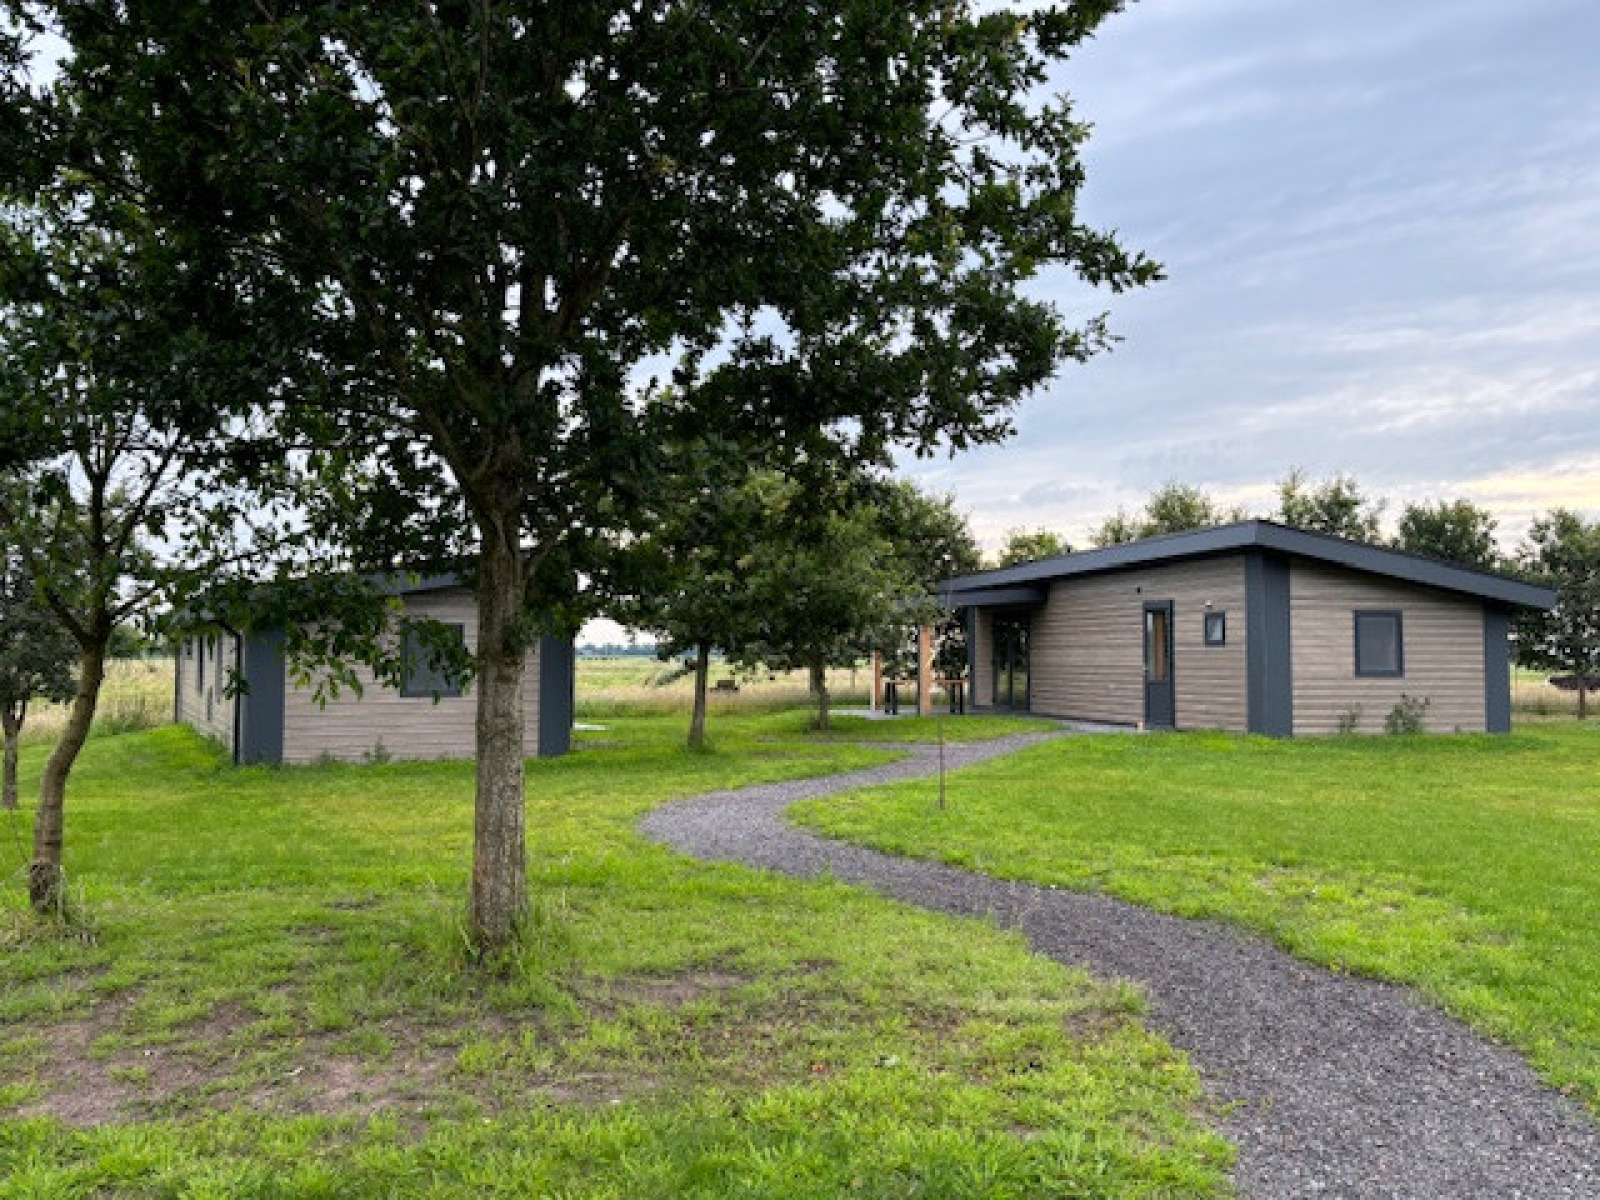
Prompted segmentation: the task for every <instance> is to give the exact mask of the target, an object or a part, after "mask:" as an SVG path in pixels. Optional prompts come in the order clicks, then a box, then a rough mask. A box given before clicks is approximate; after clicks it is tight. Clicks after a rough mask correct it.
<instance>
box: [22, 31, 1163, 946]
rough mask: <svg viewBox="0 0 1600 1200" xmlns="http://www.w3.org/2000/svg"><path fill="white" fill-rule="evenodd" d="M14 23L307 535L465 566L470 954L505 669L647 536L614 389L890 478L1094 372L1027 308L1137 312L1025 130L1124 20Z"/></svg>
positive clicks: (74, 147)
mask: <svg viewBox="0 0 1600 1200" xmlns="http://www.w3.org/2000/svg"><path fill="white" fill-rule="evenodd" d="M7 7H8V9H9V10H11V11H13V12H19V13H21V14H22V15H23V16H24V17H32V18H36V19H48V20H50V21H51V22H53V23H54V24H55V25H56V26H58V27H59V29H60V31H61V33H62V34H63V35H64V36H65V38H66V41H67V43H68V44H69V46H70V55H69V56H68V57H67V58H66V60H65V61H64V62H63V63H62V65H61V72H60V75H59V81H58V83H56V84H55V85H53V88H54V91H53V92H52V93H46V94H36V96H35V99H34V102H33V123H34V124H43V125H46V126H52V125H65V126H68V127H70V131H71V135H72V136H70V137H67V138H63V139H61V140H60V142H59V144H60V145H62V146H63V147H64V148H65V150H64V158H63V162H62V169H66V170H72V171H79V172H84V173H87V174H89V175H91V176H92V177H93V178H96V179H100V180H105V181H107V182H108V184H115V183H116V182H117V181H119V180H122V181H124V182H125V184H126V186H125V187H124V194H125V195H126V196H127V197H128V198H129V200H130V202H137V203H139V204H140V205H142V206H144V207H145V208H146V209H147V210H148V211H149V212H150V213H151V214H152V215H153V218H154V219H156V220H158V221H159V222H160V223H161V225H162V227H163V229H164V230H165V231H166V232H167V234H168V235H169V238H170V239H171V244H172V245H173V246H174V247H176V248H177V249H178V251H180V252H183V253H189V252H192V253H193V254H194V255H195V256H196V257H197V258H201V257H203V256H204V255H205V254H208V253H219V254H222V255H225V256H226V259H227V267H226V269H227V270H228V271H229V272H231V274H232V275H233V277H234V278H235V280H236V281H237V282H238V286H236V287H235V288H233V289H232V291H231V293H230V296H229V299H228V301H227V303H226V304H225V305H223V307H222V310H221V311H222V312H223V313H224V315H226V316H227V318H228V319H229V320H230V321H231V322H233V323H234V324H235V326H236V327H238V328H242V329H246V330H250V331H252V332H253V334H254V335H255V336H256V337H257V339H258V340H259V341H261V342H264V343H265V344H266V345H267V346H268V348H270V349H273V350H276V351H277V352H278V353H279V357H280V363H281V381H280V382H279V383H277V384H275V385H273V387H272V390H271V391H270V392H269V393H268V394H267V396H266V398H265V400H264V403H267V402H270V405H271V406H272V411H273V412H274V413H275V414H276V415H278V416H279V417H280V418H281V419H282V429H283V434H282V437H283V439H284V440H285V441H286V442H288V443H289V444H291V445H297V446H303V447H306V448H307V450H306V455H307V457H306V463H307V465H308V467H310V468H312V469H313V470H314V471H315V472H316V473H317V474H318V475H319V476H320V478H319V480H318V486H316V487H313V488H310V489H308V490H307V491H306V492H305V493H304V494H303V496H302V503H303V504H304V505H305V507H306V510H307V520H308V521H309V522H311V524H312V526H313V527H314V528H316V529H317V530H319V531H320V532H322V533H325V534H327V535H328V536H329V537H330V539H333V540H337V542H338V543H339V544H341V545H343V546H345V547H347V548H349V553H350V557H351V559H352V565H354V566H360V567H364V568H365V567H369V566H374V567H376V566H391V565H393V564H394V563H396V562H397V561H402V560H415V559H416V558H418V557H425V558H432V557H435V556H439V557H452V556H453V557H465V558H467V559H469V560H470V561H471V562H472V563H473V568H472V575H473V577H474V579H473V581H474V584H475V587H476V592H477V598H478V609H479V619H478V628H479V638H480V640H479V643H478V654H477V662H476V664H475V676H476V684H477V702H478V725H477V729H478V732H477V793H476V815H475V838H474V851H473V869H472V897H471V905H470V912H469V932H470V936H471V938H472V940H473V942H474V944H475V945H477V946H478V947H479V948H481V949H483V950H485V951H492V950H494V949H496V948H498V947H501V946H503V945H505V944H506V943H507V942H508V941H509V940H510V939H511V938H512V937H513V936H514V934H515V931H516V928H517V926H518V923H519V922H520V920H521V918H522V916H523V914H524V912H525V909H526V869H525V858H526V851H525V831H524V825H523V821H524V805H523V789H524V772H523V728H524V722H523V719H522V712H521V695H522V671H523V661H524V656H523V650H524V647H525V646H526V644H527V642H528V639H529V638H530V637H531V636H533V634H534V633H536V632H538V631H539V629H540V628H541V622H542V623H544V624H545V625H549V624H551V623H556V624H563V623H564V624H566V625H567V626H569V627H570V625H571V624H572V622H573V621H574V620H575V619H576V617H577V615H579V608H580V606H579V599H578V595H577V588H578V584H577V581H578V580H579V579H580V578H581V576H582V574H583V573H584V571H585V570H587V569H588V568H589V567H590V566H592V565H593V560H592V555H593V554H594V553H595V552H596V549H597V547H598V546H600V545H602V544H604V542H605V541H606V540H607V536H608V535H611V534H614V533H615V532H616V531H618V530H625V529H626V528H628V527H629V526H630V523H631V522H633V521H635V520H636V519H637V517H638V512H639V505H638V500H639V498H640V493H641V489H642V486H643V484H644V482H645V480H644V479H642V478H641V476H640V474H639V471H638V464H639V462H640V461H641V460H642V458H643V457H644V455H643V449H644V448H645V447H646V446H647V444H648V437H649V436H650V435H651V434H652V433H653V432H654V429H653V423H652V421H651V420H650V419H649V417H650V414H651V411H652V406H653V399H652V398H653V397H654V396H656V395H659V394H660V393H658V392H654V391H652V390H650V389H645V390H644V391H643V392H642V393H641V391H640V390H639V389H638V388H637V387H635V386H633V384H632V379H633V375H634V371H635V368H636V367H638V366H639V365H640V364H641V363H643V362H644V361H645V360H646V359H647V358H649V357H650V356H652V355H659V354H662V353H664V352H679V351H681V352H682V358H681V361H680V362H679V363H678V366H677V367H676V369H675V371H674V383H675V385H676V386H677V387H678V388H680V389H681V390H682V391H683V392H687V393H688V394H691V395H692V396H693V397H694V399H693V402H692V403H693V405H694V411H693V412H692V414H691V416H692V417H693V418H694V424H695V426H696V428H697V431H703V432H718V433H723V432H726V433H731V434H735V435H742V434H745V433H748V432H749V431H752V430H759V431H761V432H763V433H765V434H768V435H770V436H771V437H772V438H773V440H774V442H775V443H776V444H779V445H781V446H782V447H783V448H784V452H785V453H786V455H787V456H788V457H789V459H790V460H791V461H795V462H799V461H816V460H818V459H830V458H839V457H846V458H852V459H857V460H860V461H873V462H880V463H881V462H886V461H887V460H888V456H889V453H890V451H891V450H892V448H894V447H896V446H906V447H910V448H912V449H914V450H916V451H918V452H929V451H931V450H932V449H934V448H935V447H937V446H939V445H941V444H947V445H949V446H951V447H953V448H961V447H964V446H966V445H969V444H973V443H980V442H986V441H992V440H996V439H998V438H1000V437H1002V436H1004V435H1005V434H1006V433H1007V432H1008V431H1009V422H1008V418H1007V414H1008V413H1009V411H1010V409H1011V407H1012V406H1013V404H1014V403H1015V402H1016V400H1017V399H1018V398H1019V397H1021V396H1023V395H1025V394H1027V393H1029V392H1030V391H1032V390H1033V389H1034V388H1036V387H1038V386H1039V385H1040V384H1041V383H1043V382H1044V381H1045V380H1046V379H1047V378H1048V377H1049V376H1050V374H1051V373H1052V372H1053V371H1054V370H1055V368H1056V367H1057V366H1058V365H1059V364H1060V363H1061V362H1063V361H1064V360H1067V359H1081V358H1084V357H1087V356H1089V355H1091V354H1093V353H1094V352H1096V351H1097V350H1099V349H1101V348H1102V347H1103V346H1104V345H1105V344H1106V342H1107V334H1106V330H1105V327H1104V325H1103V323H1102V321H1101V320H1100V319H1098V318H1094V319H1090V320H1088V321H1086V322H1084V323H1082V324H1080V325H1078V326H1077V327H1072V326H1071V325H1069V324H1068V322H1066V320H1065V319H1064V318H1063V317H1062V316H1061V315H1060V314H1059V313H1058V312H1056V311H1055V310H1054V309H1052V308H1050V307H1049V306H1048V305H1045V304H1042V303H1038V302H1034V301H1029V300H1026V299H1024V298H1023V297H1022V296H1021V295H1020V293H1019V291H1018V285H1019V284H1021V283H1022V282H1023V281H1024V280H1026V279H1027V278H1029V277H1030V276H1031V275H1033V274H1034V273H1036V272H1037V271H1038V270H1040V269H1042V268H1044V267H1047V266H1050V265H1056V264H1061V265H1065V266H1067V267H1069V268H1070V269H1072V270H1074V271H1075V272H1076V273H1077V274H1078V275H1079V276H1080V277H1082V278H1083V279H1085V280H1086V281H1087V282H1089V283H1091V284H1094V285H1103V286H1107V287H1109V288H1111V289H1112V290H1114V291H1119V290H1121V289H1123V288H1126V287H1131V286H1136V285H1139V284H1143V283H1146V282H1149V281H1151V280H1153V279H1155V278H1157V277H1158V275H1159V270H1158V268H1157V267H1156V266H1155V265H1154V264H1152V263H1150V262H1148V261H1147V260H1145V259H1143V258H1142V257H1138V256H1132V255H1129V254H1127V253H1125V252H1124V251H1123V250H1122V248H1121V247H1120V246H1119V245H1118V244H1117V243H1116V241H1115V239H1114V238H1113V237H1112V236H1109V235H1107V234H1104V233H1102V232H1100V231H1097V230H1093V229H1089V228H1086V227H1084V226H1082V225H1081V224H1079V222H1078V220H1077V218H1076V215H1075V212H1076V202H1075V201H1076V196H1077V193H1078V190H1079V188H1080V187H1081V186H1082V174H1083V173H1082V166H1081V163H1080V161H1079V159H1078V148H1079V145H1080V143H1081V141H1082V139H1083V136H1084V127H1083V126H1082V125H1081V124H1080V123H1078V121H1077V120H1075V119H1074V117H1073V115H1072V114H1071V112H1070V111H1069V109H1068V106H1067V104H1066V102H1065V101H1064V100H1062V99H1057V98H1049V97H1042V96H1040V95H1039V94H1038V91H1039V89H1040V88H1042V87H1043V85H1045V84H1046V83H1047V80H1048V77H1049V73H1050V69H1051V68H1052V67H1053V66H1055V65H1056V64H1057V63H1058V62H1060V61H1061V60H1063V59H1065V57H1066V56H1067V55H1068V53H1069V52H1070V51H1071V50H1073V49H1074V48H1075V47H1077V46H1078V45H1079V44H1080V43H1082V42H1083V41H1084V40H1085V39H1086V38H1088V37H1089V36H1090V35H1091V34H1092V32H1093V31H1094V29H1095V28H1096V26H1097V25H1098V24H1099V23H1100V21H1101V20H1102V19H1104V17H1105V16H1106V15H1108V14H1109V13H1110V12H1111V11H1113V10H1114V8H1115V5H1111V4H1104V3H1093V4H1080V5H1070V6H1052V7H1045V8H1039V9H1036V10H1033V11H1030V12H1029V13H1028V14H1027V15H1026V16H1025V17H1020V18H1019V16H1018V15H1017V14H1016V13H1014V12H1008V11H997V12H991V11H985V9H984V8H983V7H982V6H979V5H977V4H976V3H970V2H960V0H957V2H955V3H950V2H948V0H909V2H907V3H901V4H894V5H862V4H859V3H855V2H854V0H818V2H817V3H813V4H805V5H775V6H774V5H751V4H748V3H744V2H742V0H711V2H709V3H703V4H696V5H686V4H682V3H680V2H678V0H643V2H642V3H641V2H630V3H627V4H623V3H612V4H591V5H541V6H533V5H528V4H526V3H516V2H513V0H483V2H482V3H479V4H474V5H459V6H438V5H420V6H413V7H409V8H400V7H396V6H391V5H379V6H364V5H328V4H317V3H311V2H310V0H287V2H286V3H282V4H276V5H271V6H267V5H231V4H221V5H218V4H195V5H153V6H139V7H135V8H132V9H116V10H105V9H103V8H101V7H98V6H84V5H82V4H79V3H76V2H73V0H37V2H28V0H9V3H8V4H7ZM129 175H133V176H136V178H134V179H132V180H131V181H128V180H127V179H126V177H127V176H129ZM285 290H288V291H289V292H292V293H293V294H295V295H297V296H298V298H299V305H298V307H294V306H292V305H291V306H289V307H287V308H285V307H284V306H283V305H282V304H281V303H280V302H281V300H282V298H283V294H284V292H285ZM260 297H267V298H268V299H269V300H270V306H269V307H267V308H266V309H264V310H262V311H259V312H258V311H256V309H255V308H254V307H253V306H256V305H257V303H258V298H260ZM198 316H205V317H207V319H209V315H208V314H203V313H197V317H198ZM713 351H715V353H713ZM334 535H337V537H336V538H334Z"/></svg>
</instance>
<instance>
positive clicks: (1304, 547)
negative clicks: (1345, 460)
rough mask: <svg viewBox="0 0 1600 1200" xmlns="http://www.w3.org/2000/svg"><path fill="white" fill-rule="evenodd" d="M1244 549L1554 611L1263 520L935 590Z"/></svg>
mask: <svg viewBox="0 0 1600 1200" xmlns="http://www.w3.org/2000/svg"><path fill="white" fill-rule="evenodd" d="M1250 549H1263V550H1277V551H1280V552H1282V553H1285V554H1296V555H1299V556H1301V557H1303V558H1311V559H1317V560H1319V561H1322V562H1330V563H1334V564H1336V565H1339V566H1345V567H1350V568H1352V569H1353V570H1357V571H1366V572H1369V573H1371V574H1375V575H1387V576H1389V577H1391V578H1394V579H1402V580H1405V581H1406V582H1408V583H1419V584H1423V585H1425V586H1427V587H1435V588H1441V589H1443V590H1445V591H1450V592H1461V593H1464V594H1466V595H1470V596H1478V597H1481V598H1483V599H1485V600H1495V601H1499V602H1500V603H1502V604H1512V605H1517V606H1520V607H1523V608H1542V609H1549V608H1553V607H1554V606H1555V602H1556V594H1555V592H1553V591H1552V590H1551V589H1549V588H1546V587H1540V586H1539V585H1538V584H1533V583H1528V582H1526V581H1524V580H1521V579H1515V578H1513V577H1511V576H1509V575H1501V574H1498V573H1496V572H1493V571H1479V570H1475V569H1474V568H1471V567H1463V566H1458V565H1457V564H1455V563H1447V562H1444V561H1442V560H1440V559H1436V558H1429V557H1427V556H1425V555H1421V554H1412V553H1410V552H1409V551H1405V550H1392V549H1390V548H1389V547H1387V546H1373V545H1369V544H1368V543H1366V542H1355V541H1351V540H1349V539H1348V538H1341V537H1335V536H1334V535H1333V534H1329V533H1315V532H1312V531H1311V530H1307V529H1294V528H1292V527H1290V526H1288V525H1279V524H1278V523H1277V522H1275V521H1263V520H1253V521H1236V522H1234V523H1233V524H1231V525H1216V526H1212V527H1211V528H1209V529H1195V530H1190V531H1187V532H1184V533H1169V534H1165V535H1163V536H1161V537H1154V538H1146V539H1144V540H1142V541H1138V542H1125V543H1123V544H1121V545H1117V546H1102V547H1099V548H1098V549H1095V550H1082V551H1079V552H1078V553H1076V554H1064V555H1058V556H1056V557H1054V558H1042V559H1039V560H1037V561H1036V562H1031V563H1019V564H1018V565H1016V566H1013V567H999V568H996V569H995V570H992V571H980V572H979V573H977V574H975V575H963V576H960V577H958V578H955V579H949V580H946V581H945V582H944V583H943V584H941V585H940V588H939V591H940V595H941V596H942V597H944V598H945V599H946V600H947V601H949V602H951V603H955V604H959V603H960V594H961V593H962V592H967V591H974V590H977V589H980V588H982V589H987V588H996V587H1007V586H1013V585H1017V584H1027V583H1037V582H1041V581H1044V580H1049V579H1064V578H1067V577H1070V576H1073V575H1093V574H1098V573H1100V572H1103V571H1116V570H1122V569H1124V568H1128V567H1140V566H1149V565H1151V564H1154V563H1162V562H1170V561H1174V560H1177V559H1183V558H1194V557H1198V556H1201V555H1206V554H1220V553H1225V552H1227V551H1231V550H1250Z"/></svg>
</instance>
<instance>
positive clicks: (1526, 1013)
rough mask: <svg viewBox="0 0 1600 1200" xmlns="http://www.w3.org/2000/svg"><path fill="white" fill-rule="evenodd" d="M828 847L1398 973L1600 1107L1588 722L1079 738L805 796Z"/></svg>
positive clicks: (1595, 785)
mask: <svg viewBox="0 0 1600 1200" xmlns="http://www.w3.org/2000/svg"><path fill="white" fill-rule="evenodd" d="M798 815H799V817H800V819H801V820H802V821H803V822H805V823H807V824H810V825H812V826H815V827H817V828H819V829H821V830H824V831H826V832H828V833H830V834H833V835H835V836H838V837H844V838H848V839H851V840H855V841H859V842H864V843H868V844H870V845H873V846H877V847H880V848H883V849H886V850H891V851H894V852H896V853H901V854H910V855H917V856H923V857H928V858H938V859H943V860H945V861H948V862H953V863H957V864H960V865H963V866H968V867H973V868H976V869H978V870H982V871H988V872H991V873H993V874H996V875H1002V876H1006V877H1008V878H1015V879H1030V880H1036V881H1039V882H1044V883H1053V884H1059V885H1063V886H1066V887H1072V888H1081V889H1093V890H1101V891H1106V892H1111V893H1114V894H1115V895H1118V896H1122V897H1125V898H1127V899H1129V900H1132V901H1135V902H1137V903H1140V904H1145V905H1149V906H1151V907H1154V908H1158V909H1162V910H1164V911H1167V912H1174V913H1180V914H1183V915H1186V916H1204V917H1222V918H1226V919H1228V920H1232V921H1237V922H1239V923H1241V924H1244V925H1246V926H1249V927H1251V928H1253V929H1257V930H1260V931H1262V932H1264V933H1267V934H1269V935H1270V936H1272V937H1273V938H1274V939H1276V940H1277V941H1278V942H1280V943H1281V944H1282V945H1284V946H1285V947H1286V948H1288V949H1289V950H1291V951H1293V952H1294V953H1296V954H1299V955H1301V956H1303V957H1305V958H1308V959H1312V960H1315V961H1317V962H1320V963H1325V964H1328V965H1331V966H1334V967H1337V968H1340V969H1343V970H1349V971H1356V972H1363V973H1369V974H1372V975H1377V976H1382V977H1385V978H1390V979H1396V980H1402V981H1404V982H1406V983H1410V984H1413V985H1415V986H1417V987H1418V988H1420V989H1421V990H1422V991H1423V992H1424V993H1426V994H1427V995H1428V996H1430V997H1432V998H1434V999H1435V1000H1436V1001H1438V1002H1439V1003H1440V1004H1442V1005H1443V1006H1444V1007H1445V1008H1447V1009H1448V1010H1449V1011H1451V1012H1454V1013H1456V1014H1458V1015H1460V1016H1462V1017H1464V1018H1466V1019H1467V1020H1469V1021H1471V1022H1472V1023H1473V1024H1475V1025H1477V1026H1478V1027H1479V1028H1481V1029H1483V1030H1485V1031H1487V1032H1488V1033H1490V1034H1492V1035H1494V1036H1495V1037H1497V1038H1500V1039H1502V1040H1505V1041H1507V1042H1510V1043H1512V1044H1514V1045H1516V1046H1518V1047H1519V1048H1520V1049H1521V1050H1522V1051H1523V1052H1524V1053H1525V1054H1527V1056H1528V1057H1529V1058H1530V1059H1531V1060H1532V1062H1533V1063H1534V1064H1535V1066H1536V1067H1537V1068H1538V1069H1539V1070H1540V1071H1541V1072H1542V1073H1543V1074H1544V1076H1545V1077H1546V1078H1547V1079H1549V1080H1551V1081H1552V1082H1554V1083H1556V1084H1557V1085H1559V1086H1562V1087H1564V1088H1566V1089H1567V1090H1569V1091H1572V1092H1573V1093H1575V1094H1577V1095H1578V1096H1580V1097H1581V1098H1582V1099H1583V1100H1584V1101H1586V1102H1587V1103H1588V1104H1589V1105H1590V1106H1591V1107H1592V1108H1594V1109H1595V1110H1596V1111H1600V1002H1597V997H1600V723H1597V724H1596V725H1593V726H1589V727H1578V726H1577V725H1576V724H1575V723H1573V722H1566V723H1562V724H1550V725H1542V726H1537V727H1532V728H1528V729H1526V730H1524V731H1521V732H1518V733H1516V734H1514V735H1511V736H1508V737H1488V736H1477V737H1471V736H1457V737H1413V738H1337V739H1330V738H1322V739H1316V738H1306V739H1297V740H1294V741H1273V740H1269V739H1262V738H1248V737H1235V736H1229V735H1222V734H1170V735H1160V736H1147V737H1126V736H1109V737H1097V738H1074V739H1067V740H1064V741H1060V742H1054V743H1051V744H1048V745H1045V746H1040V747H1035V748H1033V749H1031V750H1028V751H1025V752H1023V753H1022V754H1019V755H1016V756H1011V757H1008V758H1006V759H1002V760H997V761H995V762H993V763H987V764H984V765H981V766H979V767H975V768H972V769H970V770H967V771H964V772H960V773H958V774H956V775H954V776H952V778H951V781H950V788H949V808H948V810H947V811H946V812H944V813H940V812H937V811H935V810H934V809H933V806H932V805H931V804H930V803H929V802H928V799H927V794H926V789H923V790H921V791H918V790H916V789H915V788H910V789H908V788H905V787H900V788H894V787H886V788H881V789H875V790H872V791H867V792H862V793H858V794H853V795H848V796H834V797H826V798H822V799H818V800H814V801H810V802H808V803H807V804H806V805H805V806H804V807H803V808H802V809H801V810H799V813H798Z"/></svg>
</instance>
